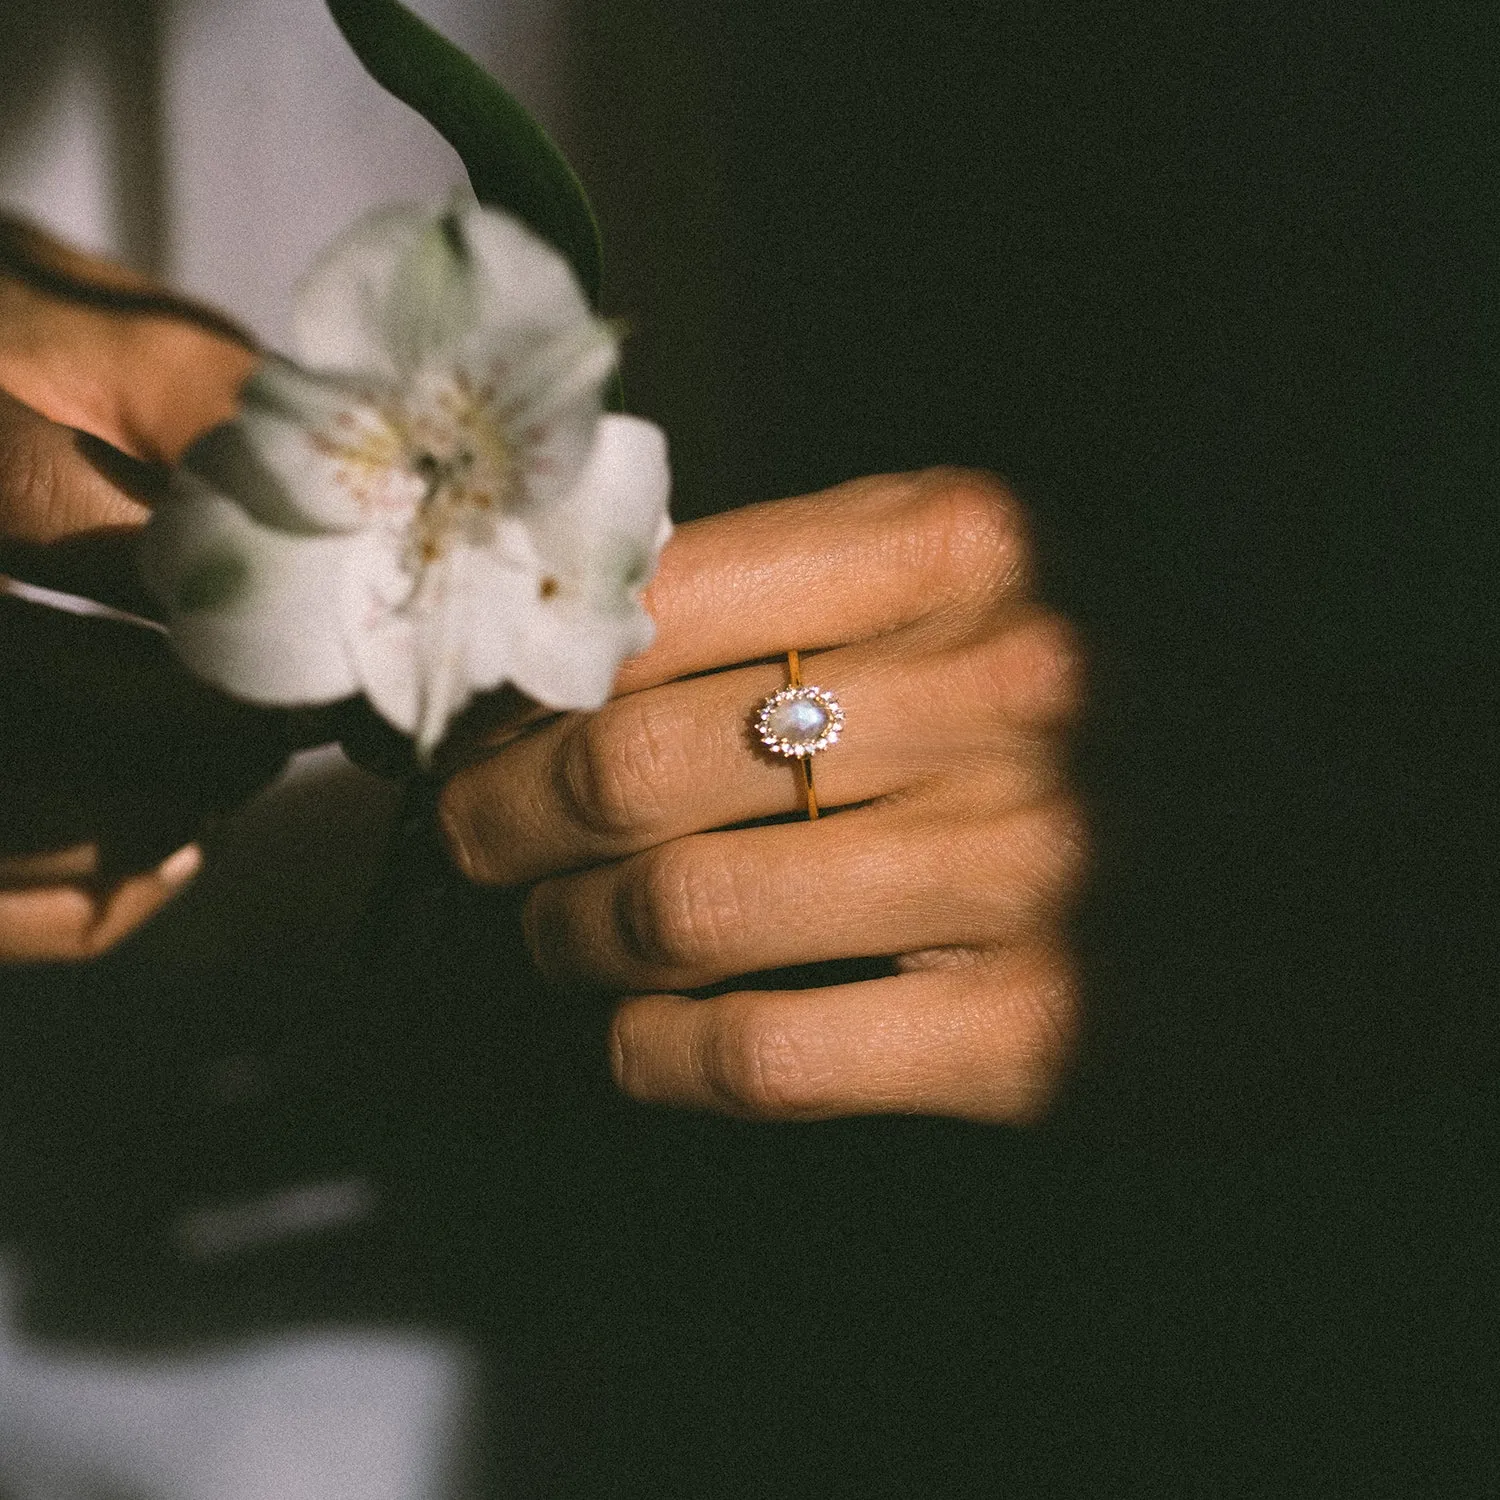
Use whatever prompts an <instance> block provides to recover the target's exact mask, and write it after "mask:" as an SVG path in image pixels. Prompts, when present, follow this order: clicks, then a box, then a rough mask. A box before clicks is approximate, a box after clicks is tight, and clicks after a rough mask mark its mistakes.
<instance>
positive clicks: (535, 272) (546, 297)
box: [452, 202, 593, 357]
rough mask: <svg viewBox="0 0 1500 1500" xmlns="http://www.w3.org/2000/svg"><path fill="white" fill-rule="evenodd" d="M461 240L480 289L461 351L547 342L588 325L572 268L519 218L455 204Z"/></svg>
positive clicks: (588, 313)
mask: <svg viewBox="0 0 1500 1500" xmlns="http://www.w3.org/2000/svg"><path fill="white" fill-rule="evenodd" d="M452 212H453V213H454V214H455V215H456V219H457V223H458V226H459V230H460V239H461V241H462V244H463V245H464V247H465V249H466V250H467V252H468V254H469V255H470V256H471V257H472V263H473V265H474V268H475V271H476V275H477V280H478V289H479V302H478V305H477V307H476V309H475V311H476V314H477V321H476V323H475V325H474V328H473V329H472V330H471V333H470V339H469V341H468V342H467V343H466V345H465V346H464V349H463V350H461V351H460V353H461V355H463V356H465V357H466V356H467V354H468V352H469V351H471V350H472V351H479V350H486V351H489V350H496V349H505V348H508V347H512V346H513V344H514V342H515V340H516V336H517V335H523V337H522V339H521V342H522V343H523V344H524V343H529V342H530V341H531V340H532V339H536V338H544V337H545V338H551V337H554V336H556V335H557V334H558V333H560V332H565V331H566V330H568V329H571V328H574V327H576V326H577V325H578V324H580V323H584V322H588V321H592V319H593V313H592V312H591V311H590V310H589V305H588V301H587V300H586V299H585V297H584V295H583V292H582V290H581V289H580V287H579V285H578V281H577V279H576V278H575V277H574V275H573V271H572V268H571V267H570V266H569V265H568V263H567V261H566V260H565V259H564V258H563V257H562V255H561V254H560V253H559V252H558V251H557V250H555V249H554V248H553V247H552V246H551V245H549V244H548V243H547V242H546V240H544V239H542V238H541V237H540V236H539V235H536V234H533V233H532V232H531V230H529V229H528V228H527V227H526V226H525V225H524V224H523V223H521V221H520V220H519V219H515V218H512V217H511V216H510V215H509V214H504V213H498V212H496V211H495V210H494V209H491V208H484V207H482V206H481V205H480V204H478V203H474V202H469V203H463V204H458V205H455V207H454V209H453V210H452Z"/></svg>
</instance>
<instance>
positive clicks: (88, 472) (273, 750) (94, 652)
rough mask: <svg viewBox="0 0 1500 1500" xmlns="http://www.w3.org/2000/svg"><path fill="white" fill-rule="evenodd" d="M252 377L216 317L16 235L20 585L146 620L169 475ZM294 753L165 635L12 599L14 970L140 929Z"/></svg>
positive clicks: (13, 465)
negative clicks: (181, 659)
mask: <svg viewBox="0 0 1500 1500" xmlns="http://www.w3.org/2000/svg"><path fill="white" fill-rule="evenodd" d="M254 361H255V354H254V353H253V351H252V350H251V348H250V347H249V346H248V342H247V341H245V340H243V339H242V338H236V337H235V336H234V335H233V333H232V331H231V330H230V329H229V328H228V325H227V324H226V323H225V322H224V320H222V319H219V318H217V317H216V316H215V315H213V314H207V313H205V314H201V315H200V314H198V313H196V312H195V311H194V310H193V309H190V308H184V307H180V306H178V305H177V304H175V303H174V302H173V299H171V298H170V297H169V296H168V295H167V294H165V293H162V292H159V291H158V290H157V289H155V288H153V287H151V286H150V284H149V283H147V282H145V281H144V280H142V279H141V278H139V277H136V276H134V275H132V274H131V273H128V272H125V271H122V270H120V269H119V268H117V267H112V266H108V265H105V264H104V263H102V262H99V261H95V260H92V259H90V258H88V257H85V256H81V255H79V254H77V253H76V252H73V251H70V250H68V249H66V248H64V247H62V246H60V245H57V244H56V243H54V242H52V241H50V240H47V239H46V238H45V237H43V236H40V235H38V234H36V233H35V232H34V231H31V230H28V229H26V228H25V227H24V226H18V225H15V224H12V223H8V222H4V221H0V575H6V576H8V577H10V578H12V579H20V580H22V581H24V582H26V583H29V584H33V585H40V586H42V587H45V588H51V589H55V590H60V591H62V592H64V593H69V594H76V595H81V596H83V597H85V598H89V599H94V600H97V601H100V602H103V603H106V604H109V605H112V606H116V607H118V608H121V609H123V610H126V611H129V612H132V613H143V612H145V611H146V610H147V609H148V608H149V606H148V605H147V604H146V603H145V601H144V600H143V599H142V597H141V595H140V592H139V590H138V588H137V585H136V581H135V566H134V559H133V541H134V533H135V531H136V529H137V528H139V526H140V525H141V524H142V523H143V522H144V520H145V517H146V515H147V513H148V507H149V504H150V502H151V500H152V498H153V496H154V495H155V494H156V493H157V492H158V491H159V488H160V485H161V483H162V481H163V478H164V472H165V471H164V468H163V465H165V464H167V463H170V462H171V461H173V460H175V459H176V458H177V457H178V456H179V455H180V454H181V452H182V450H183V449H184V448H185V447H186V446H187V445H188V444H189V443H190V442H191V441H192V440H193V438H194V437H196V436H197V435H198V433H200V432H201V431H203V430H204V429H206V428H207V427H209V426H212V425H213V424H215V423H216V422H219V421H222V420H224V419H225V418H227V417H228V416H230V415H231V414H232V412H233V410H234V405H235V394H236V392H237V390H238V387H239V385H240V382H241V381H242V380H243V379H244V377H245V376H246V374H247V373H248V372H249V370H250V369H251V367H252V366H253V364H254ZM284 757H285V746H284V744H283V743H282V737H281V731H280V727H279V726H278V725H277V724H276V723H275V721H274V720H273V719H271V718H269V717H268V716H266V715H264V714H261V713H258V712H256V711H254V710H251V709H247V708H245V707H243V706H241V705H238V704H234V703H231V702H229V701H228V700H227V699H224V698H222V697H221V696H220V695H218V694H215V693H212V692H210V691H209V690H208V689H206V688H204V687H202V686H201V685H200V684H198V683H197V682H195V681H194V680H193V679H191V678H190V677H189V676H188V674H187V673H185V672H184V671H183V670H182V669H180V668H179V667H178V666H177V665H176V664H175V662H174V661H173V659H172V657H171V654H170V652H169V650H168V648H167V644H166V641H165V639H164V638H163V637H162V636H161V635H159V634H158V633H156V632H154V631H151V630H149V629H147V628H145V627H142V626H139V625H132V624H129V623H123V622H120V621H118V620H113V619H108V618H98V617H86V616H80V615H76V614H66V613H62V612H59V611H57V610H53V609H49V608H45V607H42V606H40V605H38V604H36V603H34V602H29V601H27V600H26V599H24V598H20V597H15V596H14V595H13V594H11V595H8V594H6V593H4V592H0V961H3V960H11V961H41V960H52V959H72V958H83V957H89V956H92V955H94V954H97V953H100V952H102V951H103V950H104V949H106V948H108V947H109V946H110V945H111V944H113V943H114V942H116V941H118V939H119V938H121V937H123V936H124V935H125V934H127V933H128V932H130V931H132V930H133V929H134V928H135V927H136V926H138V925H139V924H140V923H141V922H142V921H144V920H145V918H146V917H148V916H149V915H151V913H152V912H154V911H155V910H156V909H157V908H158V907H159V906H160V905H161V904H162V903H163V902H164V901H165V900H166V899H168V897H169V896H170V895H172V894H173V893H174V892H175V891H176V890H177V889H179V888H180V886H181V885H182V884H183V882H184V881H185V880H186V879H187V878H189V877H190V876H191V874H192V873H193V871H194V870H195V869H196V867H197V863H198V858H199V856H198V851H197V849H196V847H195V846H194V845H193V844H192V843H191V842H189V840H191V838H192V837H193V836H194V834H195V833H196V831H197V830H198V828H199V827H200V826H201V825H202V823H203V820H204V818H205V817H206V816H208V815H209V814H211V813H212V812H214V811H216V810H219V809H222V808H224V807H227V806H230V805H232V804H233V803H234V802H236V801H238V800H241V799H242V798H243V797H244V796H246V795H248V793H249V792H250V791H252V790H254V788H255V787H257V786H259V785H260V784H261V783H262V782H263V781H264V780H265V779H266V778H267V777H268V776H269V775H271V774H273V773H274V770H275V769H276V767H277V766H279V764H280V763H281V761H282V760H283V759H284ZM164 856H165V859H164Z"/></svg>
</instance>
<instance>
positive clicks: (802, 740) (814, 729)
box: [766, 698, 828, 745]
mask: <svg viewBox="0 0 1500 1500" xmlns="http://www.w3.org/2000/svg"><path fill="white" fill-rule="evenodd" d="M766 728H767V729H768V730H770V732H771V733H772V734H774V735H775V736H776V738H777V739H780V740H785V741H786V742H787V743H788V744H789V745H810V744H812V742H813V741H814V740H815V739H817V738H818V737H819V736H820V735H821V734H823V732H824V731H825V730H826V729H827V728H828V710H827V709H826V708H824V707H823V705H822V704H821V703H815V702H814V701H813V700H812V699H811V698H788V699H786V700H785V701H784V702H782V703H778V704H777V705H776V707H775V708H773V709H772V710H771V712H770V713H769V714H767V715H766Z"/></svg>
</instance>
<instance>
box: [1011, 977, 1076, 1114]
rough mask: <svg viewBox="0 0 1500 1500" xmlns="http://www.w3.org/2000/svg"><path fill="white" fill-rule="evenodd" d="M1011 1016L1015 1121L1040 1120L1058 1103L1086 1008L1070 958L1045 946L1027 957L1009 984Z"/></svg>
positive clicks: (1013, 1111) (1012, 1110) (1012, 1104)
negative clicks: (1083, 1004)
mask: <svg viewBox="0 0 1500 1500" xmlns="http://www.w3.org/2000/svg"><path fill="white" fill-rule="evenodd" d="M1008 988H1009V995H1008V997H1007V998H1008V1008H1009V1009H1010V1011H1011V1013H1012V1023H1013V1039H1012V1043H1011V1047H1010V1051H1011V1055H1012V1059H1013V1074H1012V1080H1013V1082H1012V1090H1013V1092H1012V1103H1011V1107H1010V1110H1009V1113H1010V1115H1011V1117H1012V1118H1013V1119H1014V1120H1015V1121H1016V1122H1017V1123H1021V1124H1027V1123H1035V1122H1036V1121H1038V1120H1040V1119H1042V1118H1043V1117H1044V1116H1045V1115H1046V1114H1047V1112H1048V1110H1049V1109H1050V1108H1051V1106H1052V1104H1053V1102H1054V1101H1055V1100H1056V1097H1057V1094H1058V1091H1059V1089H1060V1087H1061V1085H1062V1083H1063V1080H1064V1078H1065V1076H1066V1074H1067V1070H1068V1065H1069V1062H1070V1061H1071V1059H1072V1057H1073V1053H1074V1051H1075V1048H1076V1045H1077V1040H1078V1033H1079V1030H1080V1016H1081V1010H1082V1006H1081V1003H1080V992H1079V983H1078V975H1077V971H1076V969H1075V968H1074V966H1073V964H1072V962H1071V961H1070V959H1069V957H1068V955H1067V954H1066V953H1064V952H1062V951H1061V950H1059V949H1055V948H1045V949H1039V950H1037V951H1036V952H1034V953H1031V954H1028V955H1026V957H1025V958H1024V959H1023V961H1022V963H1021V965H1020V967H1019V969H1018V971H1017V972H1016V973H1015V974H1014V975H1013V977H1012V981H1011V984H1010V985H1009V986H1008Z"/></svg>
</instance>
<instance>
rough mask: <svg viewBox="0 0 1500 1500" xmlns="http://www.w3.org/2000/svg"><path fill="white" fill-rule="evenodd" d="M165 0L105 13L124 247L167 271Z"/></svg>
mask: <svg viewBox="0 0 1500 1500" xmlns="http://www.w3.org/2000/svg"><path fill="white" fill-rule="evenodd" d="M165 3H166V0H103V4H102V5H101V10H100V17H99V31H100V46H101V51H102V52H103V55H104V74H105V88H106V90H107V101H108V103H107V108H108V112H109V119H110V127H111V132H112V134H113V137H114V139H113V141H112V146H113V150H114V157H115V160H114V169H115V170H114V183H113V186H114V215H115V222H116V225H117V226H118V233H119V243H120V253H121V255H122V257H123V259H124V260H125V261H126V262H127V263H128V264H129V265H132V266H134V267H135V268H136V269H137V270H139V271H144V272H146V273H147V274H148V275H151V276H166V275H167V274H168V273H169V272H170V270H171V267H170V266H169V265H168V263H167V261H168V229H169V226H168V224H167V189H166V149H165V146H166V143H165V138H164V135H163V131H164V128H165V121H164V117H163V104H162V86H163V79H162V39H163V38H162V32H163V22H162V11H163V6H164V4H165Z"/></svg>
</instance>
